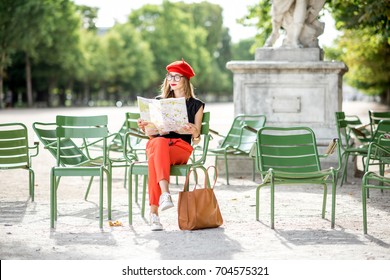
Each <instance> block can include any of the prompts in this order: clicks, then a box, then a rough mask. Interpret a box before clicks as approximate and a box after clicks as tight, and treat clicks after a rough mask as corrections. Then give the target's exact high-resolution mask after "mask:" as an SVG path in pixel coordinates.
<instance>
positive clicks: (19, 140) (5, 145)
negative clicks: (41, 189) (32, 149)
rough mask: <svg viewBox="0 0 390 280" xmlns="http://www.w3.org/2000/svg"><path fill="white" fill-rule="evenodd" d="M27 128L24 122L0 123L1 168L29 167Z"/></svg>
mask: <svg viewBox="0 0 390 280" xmlns="http://www.w3.org/2000/svg"><path fill="white" fill-rule="evenodd" d="M29 166H30V157H29V149H28V133H27V128H26V126H25V125H24V124H22V123H2V124H0V169H11V168H24V167H25V168H28V167H29Z"/></svg>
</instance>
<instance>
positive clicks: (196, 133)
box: [182, 123, 200, 138]
mask: <svg viewBox="0 0 390 280" xmlns="http://www.w3.org/2000/svg"><path fill="white" fill-rule="evenodd" d="M182 129H183V130H185V131H186V132H187V133H188V134H192V137H193V138H194V137H199V135H200V132H199V130H198V128H197V127H196V125H195V124H193V123H187V124H185V125H184V126H183V127H182Z"/></svg>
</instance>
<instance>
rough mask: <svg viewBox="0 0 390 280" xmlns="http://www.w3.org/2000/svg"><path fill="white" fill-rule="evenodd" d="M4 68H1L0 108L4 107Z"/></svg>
mask: <svg viewBox="0 0 390 280" xmlns="http://www.w3.org/2000/svg"><path fill="white" fill-rule="evenodd" d="M1 71H2V69H0V109H2V108H4V104H3V96H4V90H3V75H2V74H1V73H2V72H1Z"/></svg>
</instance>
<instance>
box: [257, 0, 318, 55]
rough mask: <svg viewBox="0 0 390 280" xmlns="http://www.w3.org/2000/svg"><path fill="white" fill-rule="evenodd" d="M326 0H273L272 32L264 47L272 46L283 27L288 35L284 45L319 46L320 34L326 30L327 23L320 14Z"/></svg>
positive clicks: (296, 46)
mask: <svg viewBox="0 0 390 280" xmlns="http://www.w3.org/2000/svg"><path fill="white" fill-rule="evenodd" d="M324 3H325V0H273V1H272V7H271V16H272V33H271V35H270V36H269V38H268V39H267V41H266V42H265V44H264V47H272V46H273V45H274V43H275V42H276V40H277V39H278V38H279V29H280V28H281V27H283V29H284V30H285V31H286V37H285V39H284V40H283V44H282V47H285V48H318V47H319V46H318V36H320V35H321V34H322V33H323V32H324V27H325V24H324V23H323V22H320V21H319V20H318V14H319V12H320V11H321V9H322V7H323V6H324Z"/></svg>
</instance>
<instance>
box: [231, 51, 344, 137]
mask: <svg viewBox="0 0 390 280" xmlns="http://www.w3.org/2000/svg"><path fill="white" fill-rule="evenodd" d="M322 57H323V54H322V50H321V49H319V48H309V49H308V48H303V49H280V48H278V49H274V48H263V49H258V50H257V51H256V55H255V60H254V61H230V62H228V63H227V65H226V67H227V68H228V69H229V70H231V71H232V72H233V73H234V78H233V79H234V80H233V81H234V89H233V94H234V114H235V115H238V114H264V115H266V117H267V122H266V125H267V126H285V127H287V126H308V127H310V128H312V129H313V130H314V132H315V133H316V137H317V139H318V142H319V144H324V145H326V144H327V143H328V142H329V141H330V140H331V139H333V138H335V137H337V131H336V127H335V125H336V124H335V112H336V111H341V108H342V107H341V106H342V76H343V74H344V73H345V72H346V71H347V67H346V65H345V64H344V63H342V62H337V61H336V62H334V61H332V62H330V61H322Z"/></svg>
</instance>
